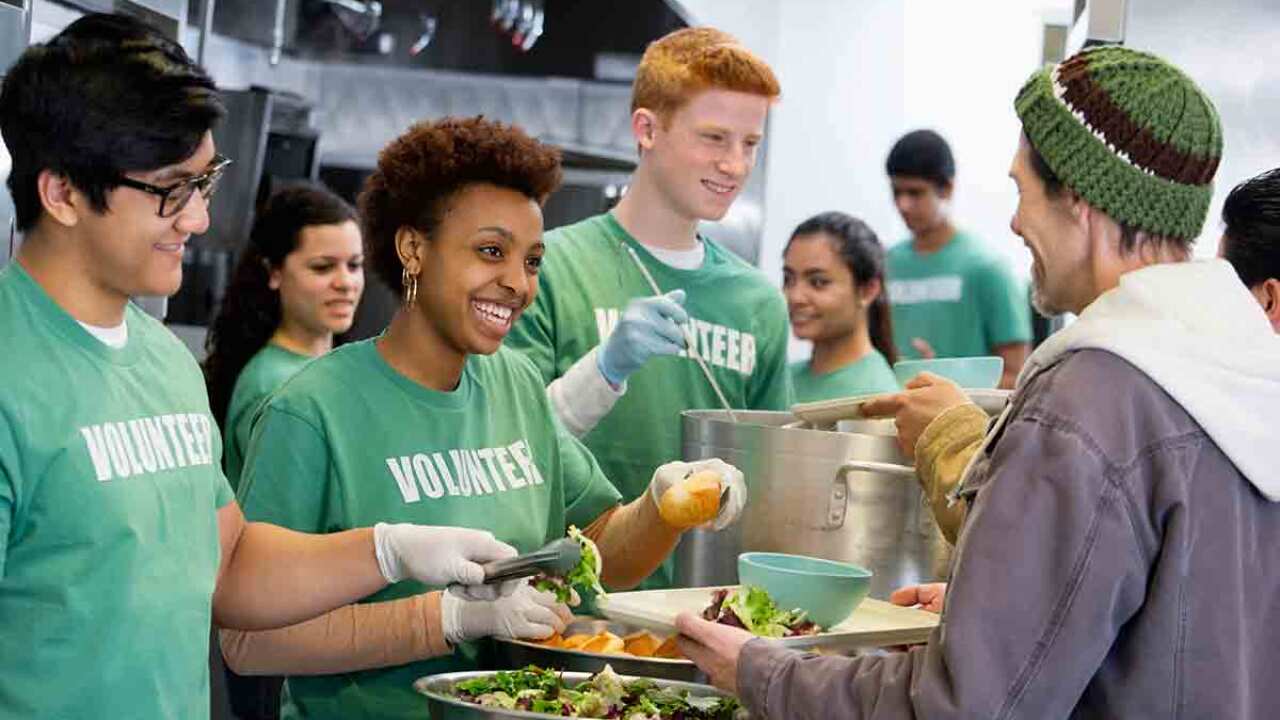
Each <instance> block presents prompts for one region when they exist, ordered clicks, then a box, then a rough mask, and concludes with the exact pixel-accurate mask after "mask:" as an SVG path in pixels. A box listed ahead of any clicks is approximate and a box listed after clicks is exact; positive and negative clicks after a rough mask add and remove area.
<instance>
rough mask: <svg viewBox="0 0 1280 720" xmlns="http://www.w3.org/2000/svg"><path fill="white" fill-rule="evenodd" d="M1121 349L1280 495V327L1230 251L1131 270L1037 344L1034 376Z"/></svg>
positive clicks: (1272, 495) (1029, 368)
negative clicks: (1081, 356) (1073, 356)
mask: <svg viewBox="0 0 1280 720" xmlns="http://www.w3.org/2000/svg"><path fill="white" fill-rule="evenodd" d="M1085 348H1094V349H1098V350H1105V351H1107V352H1110V353H1113V354H1115V355H1119V356H1120V357H1122V358H1124V359H1125V360H1127V361H1128V362H1129V363H1130V364H1132V365H1133V366H1135V367H1137V368H1138V369H1139V370H1141V371H1142V372H1143V373H1145V374H1146V375H1147V377H1149V378H1151V379H1152V380H1153V381H1155V383H1156V384H1157V385H1159V386H1160V387H1161V388H1163V389H1164V391H1165V392H1167V393H1169V395H1170V396H1172V397H1173V399H1174V400H1175V401H1177V403H1178V404H1179V405H1181V406H1182V408H1183V409H1184V410H1186V411H1187V413H1188V414H1189V415H1191V417H1193V418H1195V420H1196V422H1197V423H1199V424H1200V426H1201V427H1202V428H1204V430H1205V432H1207V433H1208V434H1209V437H1211V438H1213V441H1214V443H1216V444H1217V446H1218V447H1219V448H1221V449H1222V451H1223V452H1224V453H1225V454H1226V455H1227V457H1229V458H1231V461H1232V462H1233V463H1235V466H1236V467H1237V468H1239V470H1240V472H1241V473H1242V474H1243V475H1244V476H1245V477H1246V478H1248V479H1249V482H1251V483H1253V484H1254V486H1256V487H1257V488H1258V490H1259V491H1260V492H1261V493H1262V494H1263V495H1265V496H1266V497H1267V499H1269V500H1272V501H1278V500H1280V431H1278V430H1277V425H1280V336H1277V335H1276V334H1275V333H1273V331H1272V329H1271V323H1270V322H1268V320H1267V317H1266V315H1265V314H1263V312H1262V309H1261V307H1259V306H1258V303H1257V301H1256V300H1254V297H1253V295H1252V294H1251V293H1250V292H1249V291H1248V290H1247V289H1246V288H1245V287H1244V285H1243V284H1242V283H1241V282H1240V278H1239V277H1238V276H1237V275H1236V272H1235V270H1234V269H1232V267H1231V265H1230V264H1228V263H1227V262H1226V261H1223V260H1204V261H1194V262H1184V263H1169V264H1161V265H1152V266H1150V267H1146V268H1143V269H1141V270H1136V271H1134V272H1130V273H1126V274H1125V275H1123V276H1121V278H1120V284H1119V286H1117V287H1115V288H1113V289H1111V290H1109V291H1107V292H1105V293H1103V294H1102V295H1101V296H1100V297H1098V299H1097V300H1095V301H1094V302H1093V304H1091V305H1089V307H1087V308H1085V310H1084V312H1083V313H1081V314H1080V317H1079V318H1078V319H1077V320H1076V321H1075V322H1074V323H1072V324H1071V325H1069V326H1067V327H1066V328H1064V329H1063V330H1061V331H1059V332H1057V333H1055V334H1054V335H1053V336H1051V337H1050V338H1049V339H1048V340H1046V341H1045V342H1044V343H1043V344H1042V345H1041V346H1040V347H1038V348H1036V351H1035V352H1034V353H1032V355H1031V358H1030V359H1029V360H1028V361H1027V365H1026V366H1025V367H1024V368H1023V370H1022V372H1021V374H1020V375H1019V376H1018V385H1019V387H1021V386H1022V385H1023V384H1024V383H1026V382H1027V380H1028V379H1029V378H1030V377H1032V376H1033V375H1035V374H1036V373H1037V372H1039V371H1040V370H1041V369H1043V368H1044V367H1046V366H1048V365H1049V364H1051V363H1052V362H1053V360H1054V359H1055V358H1057V357H1058V356H1059V355H1062V354H1063V353H1066V352H1070V351H1073V350H1082V349H1085Z"/></svg>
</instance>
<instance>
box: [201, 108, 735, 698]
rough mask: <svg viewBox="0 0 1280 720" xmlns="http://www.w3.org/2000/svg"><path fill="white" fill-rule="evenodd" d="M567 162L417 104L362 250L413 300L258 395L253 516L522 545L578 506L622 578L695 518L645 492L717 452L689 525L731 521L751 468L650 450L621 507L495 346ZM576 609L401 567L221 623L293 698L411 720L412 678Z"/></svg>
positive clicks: (525, 367) (382, 161)
mask: <svg viewBox="0 0 1280 720" xmlns="http://www.w3.org/2000/svg"><path fill="white" fill-rule="evenodd" d="M559 182H560V162H559V156H558V154H557V153H556V151H555V150H554V149H552V148H550V147H548V146H546V145H543V144H542V143H539V142H537V141H535V140H533V139H531V138H529V136H528V135H526V134H525V133H524V132H523V131H522V130H519V129H518V128H515V127H512V126H508V125H503V124H501V123H496V122H492V121H488V120H485V119H483V118H470V119H455V118H445V119H443V120H439V121H435V122H426V123H420V124H418V125H415V126H413V127H411V128H410V129H409V130H408V131H407V132H406V133H405V134H404V135H402V136H401V137H399V138H397V139H396V140H394V141H392V142H391V144H390V145H388V146H387V147H386V148H384V149H383V151H382V153H381V154H380V155H379V158H378V167H377V169H376V170H375V171H374V173H373V174H372V175H371V176H370V177H369V180H368V181H367V182H366V185H365V188H364V191H363V193H362V194H361V196H360V214H361V217H362V218H363V220H364V223H365V242H366V246H367V256H368V257H369V260H370V263H371V264H372V267H373V269H374V271H375V272H377V273H378V275H379V276H380V277H381V278H382V279H383V280H384V281H386V282H388V283H395V282H400V283H401V285H402V287H403V288H404V305H403V306H402V307H401V308H400V309H399V310H398V311H397V312H396V314H395V316H394V317H393V318H392V320H391V324H390V325H389V326H388V328H387V330H386V331H385V332H384V333H383V334H382V335H380V336H379V337H377V338H373V339H371V340H367V341H363V342H357V343H351V344H349V345H345V346H343V347H341V348H338V349H336V350H334V351H332V352H330V353H328V354H327V355H325V356H323V357H320V358H317V359H315V360H313V361H312V362H311V363H310V364H308V365H307V367H305V368H303V369H302V370H301V371H300V372H299V373H298V374H297V375H295V376H294V377H293V378H292V379H291V380H290V381H289V382H288V383H287V384H286V385H285V386H284V387H283V388H281V389H280V390H279V391H277V392H276V393H275V394H274V395H273V396H272V397H271V398H270V399H269V400H268V401H267V402H266V404H265V405H264V406H263V408H262V410H261V411H260V416H259V418H258V420H257V422H256V423H255V425H254V431H253V438H252V440H251V441H250V446H249V454H248V456H247V458H246V463H245V471H244V476H243V480H242V485H241V489H240V497H241V499H242V501H243V502H244V506H245V512H246V513H247V514H248V516H249V517H251V518H255V519H263V520H270V521H273V522H279V523H281V524H284V525H286V526H289V527H292V528H295V529H299V530H306V531H316V532H333V531H341V530H344V529H346V528H348V527H352V526H358V525H362V524H366V523H369V522H376V521H379V520H385V521H397V522H423V523H449V524H453V525H462V526H468V527H475V528H485V529H488V530H492V531H493V533H494V534H495V535H497V536H498V537H499V538H500V539H502V540H504V541H506V542H509V543H511V544H512V545H514V546H515V547H517V548H519V549H520V550H521V551H525V552H528V551H533V550H536V549H538V548H539V547H541V546H542V545H544V544H545V543H547V542H549V541H551V540H554V539H557V538H560V537H563V536H564V535H565V532H566V530H567V528H568V527H569V526H571V525H575V526H578V527H580V528H583V531H584V533H585V535H586V536H587V537H588V538H590V539H592V540H593V541H594V542H595V543H596V545H597V547H598V548H599V555H600V557H601V558H602V560H603V563H602V564H603V582H604V584H605V585H607V586H609V587H613V588H625V587H629V586H633V585H635V584H636V583H638V582H639V581H640V580H641V579H642V578H644V577H645V576H647V575H648V574H649V573H650V572H652V571H653V569H654V568H655V567H656V566H657V565H658V563H659V562H661V560H662V559H663V558H664V557H665V556H666V555H668V554H669V553H670V552H671V550H672V548H674V547H675V544H676V542H677V541H678V540H679V538H680V535H681V533H682V531H683V530H685V529H686V527H688V526H690V525H681V526H679V527H677V526H675V525H672V524H669V523H668V522H667V521H666V520H665V519H663V517H662V516H661V515H660V514H659V512H658V505H657V501H658V498H660V497H661V496H662V495H663V493H665V492H666V490H667V489H669V488H670V487H671V486H672V485H673V484H674V483H675V482H678V481H680V480H683V479H684V477H685V476H686V475H687V474H689V473H691V472H693V471H698V470H703V469H706V470H711V471H713V472H715V473H716V474H717V475H718V477H719V479H720V482H721V486H722V488H723V490H724V491H725V493H726V494H725V498H726V499H725V500H724V502H723V503H722V504H721V506H720V507H719V508H718V509H715V510H713V511H712V512H710V513H706V514H704V516H700V517H698V518H697V520H696V522H693V523H692V525H702V524H708V525H710V526H712V527H714V528H717V529H718V528H723V527H725V526H727V525H728V524H729V523H731V522H732V521H733V520H734V519H736V517H737V516H738V514H739V513H740V512H741V510H742V507H743V505H744V504H745V502H746V485H745V483H744V482H743V479H742V474H741V473H740V472H738V471H737V470H736V469H735V468H733V467H732V466H730V465H728V464H726V463H724V462H721V461H720V460H707V461H701V462H698V463H683V462H673V463H668V464H666V465H663V466H662V467H659V468H658V469H657V471H656V472H654V471H652V470H651V476H652V479H651V481H650V486H649V492H647V493H645V495H643V496H641V497H639V498H637V499H636V500H634V501H633V502H631V503H629V504H627V505H620V500H621V498H620V496H619V494H618V491H617V490H616V489H615V488H614V486H613V485H612V484H610V482H609V480H608V479H607V477H606V476H605V474H604V473H602V472H601V469H600V467H599V466H598V465H597V464H596V462H595V460H594V459H593V458H592V456H591V453H590V452H589V451H588V450H587V449H586V448H585V447H584V446H583V445H582V444H581V443H580V442H579V441H578V440H576V439H575V438H574V437H573V436H572V435H570V434H569V433H568V432H566V431H565V430H564V428H563V427H562V425H561V424H560V423H559V421H558V420H557V419H556V416H555V414H554V413H553V412H552V410H551V404H550V400H549V399H548V398H547V395H546V391H545V389H544V386H543V384H542V380H541V377H540V376H539V375H538V372H537V370H536V369H535V368H534V367H533V364H532V363H530V362H529V360H528V359H527V358H525V357H524V356H522V355H520V354H519V353H517V352H515V351H513V350H510V349H508V348H503V347H502V341H503V338H505V337H506V335H507V333H508V332H509V330H510V329H511V326H512V324H513V323H514V322H515V321H516V320H518V319H519V316H520V313H521V312H523V311H524V310H525V308H527V307H528V306H529V304H530V303H531V302H533V300H534V298H535V297H536V295H537V294H538V270H539V265H540V264H541V261H542V257H543V253H544V246H543V242H542V211H541V203H542V202H543V200H544V199H545V198H546V196H547V195H548V194H549V193H551V192H552V191H553V190H554V189H555V188H556V187H557V186H558V185H559ZM356 388H358V391H355V389H356ZM569 617H570V612H569V609H568V607H566V605H564V604H562V603H561V602H558V601H557V599H556V596H555V595H553V594H551V593H549V592H541V591H538V590H535V589H533V587H532V586H531V585H530V584H529V583H528V582H527V581H523V582H521V583H519V584H518V589H516V590H515V592H514V593H513V594H511V595H509V596H507V597H503V598H499V599H497V600H492V601H491V600H469V599H467V598H466V597H462V596H459V595H457V594H455V593H454V592H452V591H447V592H441V587H440V583H422V582H416V581H407V582H402V583H399V584H396V585H393V586H391V587H389V588H386V589H385V590H382V591H380V592H377V593H373V594H371V595H369V596H368V597H366V598H364V599H363V600H362V601H361V602H360V603H358V604H355V605H352V606H349V607H346V608H342V609H340V610H338V611H335V612H333V613H330V614H329V615H327V616H325V617H321V618H318V619H316V620H313V621H310V622H307V623H302V624H300V625H298V626H296V627H291V628H286V629H283V630H276V631H270V632H260V633H253V632H250V633H243V632H226V633H224V634H223V637H222V646H223V653H224V656H225V657H226V660H227V664H228V666H229V667H231V668H232V669H233V670H235V671H237V672H240V673H250V674H275V673H290V672H291V677H290V678H289V679H288V681H287V690H288V692H287V694H288V696H289V699H290V703H289V705H287V706H286V708H285V711H284V713H283V714H284V716H285V717H302V718H311V719H313V720H314V719H320V718H323V719H330V718H333V719H337V718H343V719H355V718H386V719H402V720H410V719H413V720H420V719H421V718H423V717H425V710H426V707H425V705H424V703H423V699H422V697H421V696H419V695H418V694H417V693H416V692H415V691H414V690H413V682H414V681H415V680H417V679H418V678H421V677H423V676H426V675H432V674H437V673H443V672H451V671H458V670H467V669H476V668H477V667H479V666H480V665H481V661H480V659H479V657H480V656H479V653H480V652H481V646H478V645H477V644H476V643H474V642H473V641H475V640H479V639H481V638H485V637H488V636H491V635H499V636H503V637H515V638H545V637H548V636H550V635H551V634H552V633H553V632H557V631H560V630H563V629H564V627H565V622H566V621H567V619H568V618H569Z"/></svg>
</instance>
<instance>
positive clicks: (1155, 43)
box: [1125, 0, 1280, 257]
mask: <svg viewBox="0 0 1280 720" xmlns="http://www.w3.org/2000/svg"><path fill="white" fill-rule="evenodd" d="M1191 28H1194V31H1192V30H1191ZM1125 45H1127V46H1129V47H1132V48H1134V49H1137V50H1148V51H1150V52H1154V53H1156V54H1157V55H1160V56H1161V57H1163V58H1165V59H1167V60H1169V61H1170V62H1172V63H1174V64H1176V65H1177V66H1178V67H1180V68H1182V69H1183V70H1184V71H1186V73H1187V74H1188V75H1190V76H1191V77H1192V79H1194V80H1195V81H1196V83H1198V84H1199V85H1200V87H1201V89H1203V90H1204V91H1205V92H1206V93H1207V94H1208V95H1209V97H1210V98H1212V99H1213V103H1214V105H1216V106H1217V108H1218V114H1219V116H1220V118H1221V120H1222V128H1223V138H1222V145H1223V147H1222V162H1221V164H1220V165H1219V166H1218V176H1217V180H1216V182H1215V183H1214V196H1213V202H1212V204H1211V205H1210V206H1209V219H1208V220H1207V221H1206V222H1205V224H1204V230H1203V231H1202V232H1201V234H1200V239H1199V241H1198V242H1197V243H1196V248H1195V253H1196V255H1197V256H1200V257H1208V256H1213V255H1214V254H1216V253H1217V249H1218V238H1219V236H1221V234H1222V219H1221V218H1222V202H1223V201H1224V200H1225V199H1226V196H1227V193H1228V192H1230V191H1231V188H1232V187H1234V186H1235V185H1236V184H1238V183H1240V182H1241V181H1243V180H1245V179H1247V178H1250V177H1252V176H1254V175H1256V174H1258V173H1260V172H1262V171H1264V170H1270V169H1272V168H1274V167H1277V166H1280V133H1277V132H1276V119H1277V118H1280V67H1277V66H1276V64H1275V63H1274V62H1271V61H1270V58H1274V57H1275V49H1276V48H1277V47H1280V3H1277V2H1276V1H1275V0H1216V1H1215V2H1213V3H1205V2H1202V1H1201V0H1130V2H1129V16H1128V25H1127V27H1126V31H1125Z"/></svg>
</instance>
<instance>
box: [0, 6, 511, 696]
mask: <svg viewBox="0 0 1280 720" xmlns="http://www.w3.org/2000/svg"><path fill="white" fill-rule="evenodd" d="M221 115H222V106H221V103H220V102H219V100H218V97H217V91H216V89H215V88H214V85H213V82H212V81H211V80H210V79H209V77H208V76H207V75H206V74H205V73H204V71H203V70H202V69H201V68H199V67H198V66H196V65H195V64H194V63H192V62H191V60H190V59H189V58H188V57H187V55H186V53H185V52H183V50H182V49H181V48H180V47H179V46H178V45H176V44H174V43H172V42H170V41H168V40H166V39H165V38H164V37H162V36H160V35H159V34H157V33H156V32H154V31H153V30H151V29H150V28H148V27H147V26H145V25H143V24H141V23H139V22H137V21H135V20H131V19H128V18H125V17H121V16H115V15H90V16H87V17H85V18H82V19H80V20H78V21H76V22H75V23H73V24H72V25H70V26H69V27H68V28H67V29H66V30H64V31H63V32H62V33H60V34H59V35H57V36H56V37H54V38H53V39H52V40H50V41H49V42H48V43H45V44H43V45H37V46H33V47H32V48H30V49H29V50H28V51H27V52H26V53H24V54H23V56H22V57H21V58H20V59H19V60H18V62H17V64H15V65H14V67H13V68H11V69H10V71H9V73H8V74H7V76H6V77H5V79H4V84H3V88H0V133H3V137H4V142H5V145H7V147H8V148H9V149H10V151H11V152H12V154H13V169H12V172H11V174H10V177H9V181H8V182H9V188H10V190H11V192H12V195H13V199H14V206H15V210H16V220H17V227H18V230H20V231H22V232H23V233H24V242H23V244H22V246H21V248H20V249H19V251H18V254H17V256H16V258H15V259H14V262H12V263H10V264H9V265H8V266H7V267H5V268H3V269H2V270H0V628H3V629H2V630H0V720H8V719H9V718H126V717H127V718H146V719H149V720H150V719H162V718H165V719H167V718H173V719H175V720H177V719H182V720H187V719H188V718H196V719H199V718H207V717H208V715H209V691H208V684H209V676H208V665H207V657H208V652H209V644H208V638H209V634H208V633H209V624H210V619H211V616H212V618H213V619H214V620H215V621H216V622H217V623H218V624H220V625H222V626H225V627H230V628H236V629H247V630H252V629H262V628H270V627H280V626H284V625H291V624H294V623H298V622H301V621H303V620H306V619H308V618H311V617H315V616H317V615H320V614H322V613H324V612H327V611H329V610H331V609H333V608H335V607H338V606H341V605H344V604H346V603H350V602H353V601H354V600H356V599H358V598H362V597H364V596H366V595H369V594H371V593H373V592H376V591H378V590H380V589H382V588H383V587H385V586H386V585H387V584H388V583H390V582H396V581H398V580H401V579H412V580H416V581H418V582H421V583H424V584H427V585H436V586H439V585H445V584H450V583H460V584H463V585H469V584H478V583H479V582H480V581H481V580H483V577H484V571H483V569H482V568H481V567H480V564H479V563H481V562H484V561H487V560H494V559H498V558H501V557H507V556H510V555H514V554H515V550H514V549H512V548H511V547H510V546H507V545H505V544H503V543H500V542H498V541H496V540H495V539H494V538H493V536H492V535H490V534H489V533H485V532H480V531H474V530H462V529H457V528H426V527H422V526H416V525H408V524H399V525H386V524H379V525H378V526H377V527H376V528H372V529H371V528H363V529H359V530H352V531H347V532H342V533H334V534H330V535H324V536H316V535H304V534H301V533H295V532H291V531H288V530H284V529H282V528H278V527H274V526H270V525H265V524H260V523H246V522H245V520H244V515H243V514H242V513H241V512H240V508H239V506H238V505H237V504H236V502H235V500H234V499H233V497H232V495H231V490H230V487H229V486H228V485H227V481H226V478H224V477H223V475H222V470H221V457H220V456H221V451H222V449H221V440H220V438H219V437H218V431H217V427H216V425H215V423H214V422H213V419H212V418H211V417H210V414H209V402H208V397H207V395H206V392H205V388H204V383H203V379H202V377H201V374H200V370H199V368H198V367H197V365H196V363H195V359H194V358H193V357H191V355H190V354H189V353H188V352H187V351H186V349H185V347H184V346H183V345H182V344H181V342H179V341H178V339H177V338H175V337H174V336H173V335H172V334H171V333H170V332H169V331H168V330H167V329H165V328H164V327H163V326H162V325H161V324H160V323H159V322H157V321H156V320H154V319H153V318H151V317H149V316H147V315H146V314H144V313H142V312H140V311H139V310H138V309H137V308H136V307H134V306H133V305H131V304H130V302H129V298H130V297H135V296H148V295H151V296H155V295H159V296H167V295H171V294H173V293H174V292H175V291H177V289H178V286H179V284H180V283H181V281H182V256H183V252H184V250H185V248H186V245H187V243H188V242H189V240H190V239H191V237H192V236H194V235H199V234H200V233H203V232H204V231H205V230H206V229H207V228H208V226H209V212H208V203H207V201H208V198H209V195H210V194H211V193H212V192H213V190H214V189H215V188H216V186H217V181H218V178H219V177H220V175H221V174H222V171H223V169H224V168H225V167H226V166H227V163H228V162H229V161H228V160H227V159H226V158H222V157H219V156H218V155H217V153H216V151H215V148H214V142H213V136H212V134H211V133H210V129H211V128H212V127H213V125H214V123H215V122H216V121H217V120H218V119H219V117H220V116H221ZM319 480H320V478H317V481H319ZM471 592H474V593H476V594H481V595H483V594H484V592H485V591H483V590H480V589H475V588H472V589H471ZM428 640H430V638H426V639H424V642H426V641H428Z"/></svg>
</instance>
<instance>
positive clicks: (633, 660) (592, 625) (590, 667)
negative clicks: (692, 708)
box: [494, 619, 707, 683]
mask: <svg viewBox="0 0 1280 720" xmlns="http://www.w3.org/2000/svg"><path fill="white" fill-rule="evenodd" d="M641 629H643V628H640V627H638V626H633V625H627V624H624V623H619V622H611V621H609V620H593V619H584V620H575V621H574V622H572V623H569V626H568V627H566V628H565V630H564V632H563V633H561V634H562V635H564V636H565V637H569V636H570V635H575V634H578V633H585V634H587V635H595V634H597V633H600V632H603V631H605V630H608V631H609V632H611V633H613V634H614V635H617V636H618V637H626V636H627V635H630V634H631V633H633V632H636V631H637V630H641ZM666 634H667V635H671V634H674V633H673V632H671V631H668V632H667V633H666ZM494 647H495V658H494V661H495V663H496V665H497V667H498V668H499V669H508V670H515V669H519V668H522V667H524V666H526V665H537V666H538V667H543V668H552V669H554V670H574V671H581V672H589V673H594V672H599V671H601V670H603V669H604V666H605V665H611V666H613V669H614V671H615V672H617V673H618V674H619V675H633V676H635V677H646V678H665V679H667V680H683V681H686V682H695V683H697V682H706V680H707V677H706V675H704V674H703V673H702V671H700V670H698V666H697V665H694V664H693V662H691V661H689V660H683V659H681V660H676V659H670V658H648V657H637V656H635V655H605V654H603V653H593V652H583V651H581V650H566V649H565V648H553V647H547V646H545V645H539V644H537V643H533V642H525V641H524V640H508V639H505V638H494Z"/></svg>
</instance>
